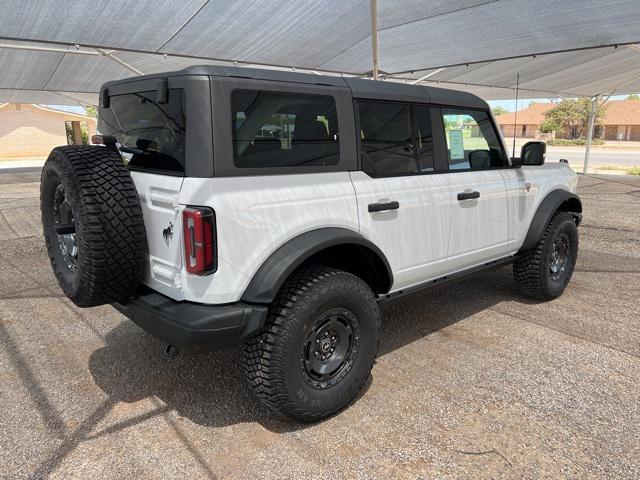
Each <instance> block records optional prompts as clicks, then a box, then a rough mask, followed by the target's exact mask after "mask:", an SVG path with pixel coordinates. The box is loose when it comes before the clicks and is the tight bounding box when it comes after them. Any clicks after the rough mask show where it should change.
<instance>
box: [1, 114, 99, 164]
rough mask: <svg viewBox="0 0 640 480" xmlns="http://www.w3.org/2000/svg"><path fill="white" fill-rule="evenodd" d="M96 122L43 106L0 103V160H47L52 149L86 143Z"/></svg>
mask: <svg viewBox="0 0 640 480" xmlns="http://www.w3.org/2000/svg"><path fill="white" fill-rule="evenodd" d="M95 133H96V119H95V118H93V117H90V116H88V115H81V114H78V113H73V112H64V111H61V110H54V109H52V108H47V107H43V106H42V105H36V104H26V103H0V158H19V157H29V158H46V157H47V156H48V155H49V152H51V150H52V149H53V148H54V147H57V146H59V145H67V144H69V143H73V144H81V143H83V141H84V142H87V141H88V140H89V139H90V138H91V136H92V135H95Z"/></svg>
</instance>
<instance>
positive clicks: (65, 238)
mask: <svg viewBox="0 0 640 480" xmlns="http://www.w3.org/2000/svg"><path fill="white" fill-rule="evenodd" d="M53 218H54V225H53V226H54V229H55V231H56V236H57V238H58V249H59V250H60V254H61V255H62V258H63V259H64V262H65V264H66V266H67V268H68V269H69V270H75V269H76V268H78V245H77V243H76V225H75V217H74V215H73V208H72V207H71V202H69V199H68V198H67V194H66V192H65V191H64V187H63V186H62V184H59V185H58V186H57V187H56V191H55V193H54V198H53Z"/></svg>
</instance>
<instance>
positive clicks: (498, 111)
mask: <svg viewBox="0 0 640 480" xmlns="http://www.w3.org/2000/svg"><path fill="white" fill-rule="evenodd" d="M491 111H492V112H493V115H494V116H495V117H497V116H498V115H502V114H503V113H509V110H507V109H506V108H504V107H501V106H499V105H498V106H497V107H492V108H491Z"/></svg>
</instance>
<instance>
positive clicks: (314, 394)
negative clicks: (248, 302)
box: [244, 266, 380, 422]
mask: <svg viewBox="0 0 640 480" xmlns="http://www.w3.org/2000/svg"><path fill="white" fill-rule="evenodd" d="M379 325H380V312H379V309H378V305H377V303H376V300H375V297H374V295H373V292H372V291H371V289H370V288H369V287H368V286H367V284H365V283H364V282H363V281H362V280H361V279H360V278H358V277H356V276H354V275H352V274H350V273H347V272H344V271H342V270H337V269H333V268H329V267H323V266H314V267H309V268H303V269H301V270H300V271H298V272H296V273H294V274H293V275H292V276H291V278H289V279H288V280H287V282H285V284H284V285H283V287H282V289H281V290H280V292H279V294H278V297H277V298H276V300H275V301H274V302H273V305H272V307H271V309H270V312H269V317H268V320H267V324H266V325H265V328H264V330H263V332H262V333H261V334H259V335H257V336H256V337H254V338H252V339H250V340H249V341H248V342H247V343H246V344H245V346H244V354H245V366H246V370H247V373H248V375H249V379H250V382H251V384H252V386H253V388H254V391H255V392H256V393H257V395H258V397H259V398H260V399H261V400H262V401H263V402H264V403H266V404H267V405H268V406H269V407H271V408H272V409H273V410H275V411H277V412H279V413H282V414H284V415H286V416H289V417H292V418H294V419H296V420H299V421H303V422H312V421H317V420H320V419H322V418H325V417H327V416H329V415H332V414H334V413H335V412H337V411H338V410H340V409H342V408H344V407H345V406H346V405H348V404H349V403H350V402H351V401H352V400H353V398H354V397H355V396H356V395H357V393H358V392H359V391H360V389H361V388H362V386H363V385H364V383H365V382H366V380H367V378H368V377H369V373H370V371H371V368H372V367H373V362H374V360H375V356H376V353H377V350H378V339H379Z"/></svg>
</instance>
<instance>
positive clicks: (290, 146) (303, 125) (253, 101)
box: [231, 90, 340, 168]
mask: <svg viewBox="0 0 640 480" xmlns="http://www.w3.org/2000/svg"><path fill="white" fill-rule="evenodd" d="M231 113H232V118H231V122H232V129H233V161H234V164H235V166H236V167H239V168H263V167H294V166H303V165H335V164H337V163H338V161H339V158H340V148H339V140H338V133H339V131H338V117H337V113H336V102H335V100H334V99H333V97H331V96H328V95H309V94H300V93H279V92H267V91H257V90H235V91H233V92H232V93H231Z"/></svg>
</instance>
